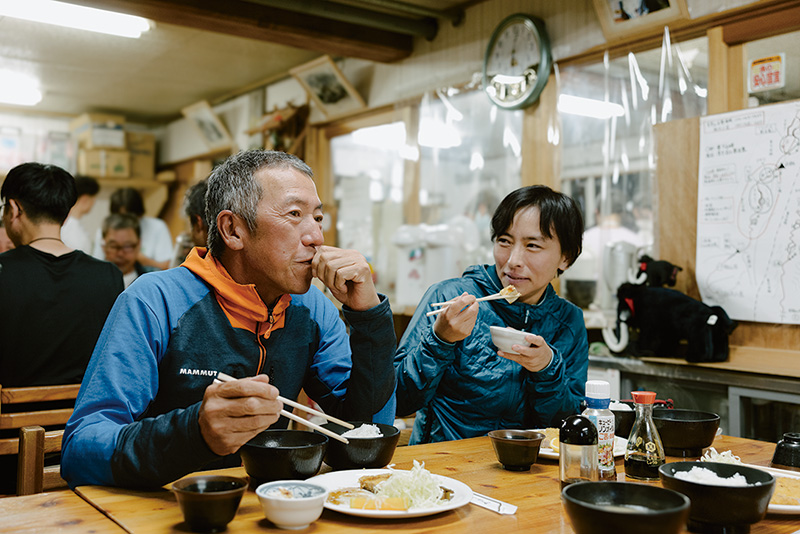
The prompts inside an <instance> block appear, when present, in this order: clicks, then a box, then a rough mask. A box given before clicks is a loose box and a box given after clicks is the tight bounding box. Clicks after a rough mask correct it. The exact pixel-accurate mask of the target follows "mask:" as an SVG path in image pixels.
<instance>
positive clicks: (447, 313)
mask: <svg viewBox="0 0 800 534" xmlns="http://www.w3.org/2000/svg"><path fill="white" fill-rule="evenodd" d="M477 320H478V299H476V298H475V296H474V295H470V294H469V293H463V294H462V295H460V296H458V297H456V298H454V299H452V300H451V301H450V304H449V305H448V306H445V307H444V308H443V311H442V313H441V314H440V315H439V317H437V318H436V322H435V323H433V331H434V333H435V334H436V336H437V337H438V338H439V339H441V340H442V341H446V342H447V343H455V342H457V341H461V340H462V339H464V338H465V337H467V336H468V335H470V333H471V332H472V329H473V328H475V322H476V321H477Z"/></svg>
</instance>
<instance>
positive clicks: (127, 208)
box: [111, 187, 144, 217]
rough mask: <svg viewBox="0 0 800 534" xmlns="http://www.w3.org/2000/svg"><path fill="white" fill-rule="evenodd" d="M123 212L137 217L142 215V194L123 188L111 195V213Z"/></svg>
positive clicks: (129, 188)
mask: <svg viewBox="0 0 800 534" xmlns="http://www.w3.org/2000/svg"><path fill="white" fill-rule="evenodd" d="M123 212H124V213H131V214H133V215H136V216H137V217H141V216H142V215H144V200H142V194H141V193H139V191H137V190H136V189H134V188H132V187H123V188H121V189H117V190H116V191H114V192H113V193H111V213H123Z"/></svg>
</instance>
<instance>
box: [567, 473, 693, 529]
mask: <svg viewBox="0 0 800 534" xmlns="http://www.w3.org/2000/svg"><path fill="white" fill-rule="evenodd" d="M561 502H562V503H563V505H564V509H565V510H566V511H567V515H568V516H569V519H570V522H571V523H572V528H573V530H575V532H576V534H622V533H635V534H678V533H679V532H681V531H683V528H684V526H685V525H686V519H687V518H688V516H689V499H688V498H686V497H685V496H684V495H682V494H680V493H678V492H675V491H672V490H668V489H664V488H659V487H658V486H648V485H644V484H634V483H630V482H579V483H577V484H570V485H569V486H567V487H566V488H564V489H563V490H562V492H561Z"/></svg>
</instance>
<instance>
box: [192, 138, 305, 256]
mask: <svg viewBox="0 0 800 534" xmlns="http://www.w3.org/2000/svg"><path fill="white" fill-rule="evenodd" d="M289 168H291V169H295V170H297V171H299V172H301V173H303V174H305V175H306V176H308V177H309V178H313V177H314V173H313V171H312V170H311V167H309V166H308V165H306V163H305V162H303V160H301V159H300V158H298V157H297V156H293V155H292V154H287V153H285V152H277V151H274V150H261V149H257V150H245V151H242V152H239V153H238V154H234V155H233V156H231V157H229V158H228V159H226V160H225V161H224V162H223V163H221V164H220V165H218V166H217V167H216V168H214V170H213V171H212V172H211V175H210V176H209V177H208V191H206V219H207V220H208V250H209V252H210V253H211V254H212V255H213V256H214V257H215V258H217V259H219V258H220V257H221V256H222V252H223V251H224V250H225V242H224V241H223V240H222V235H220V233H219V227H218V226H217V215H218V214H219V213H220V212H221V211H223V210H230V211H231V212H233V213H235V214H236V215H239V216H240V217H241V218H242V219H244V221H245V223H246V224H247V228H248V229H249V230H250V231H251V232H252V231H253V230H255V229H256V216H257V213H256V212H257V207H258V203H259V201H260V200H261V195H262V194H263V193H264V191H263V190H262V189H261V185H260V184H259V183H258V180H256V179H255V173H256V172H258V171H260V170H261V169H289Z"/></svg>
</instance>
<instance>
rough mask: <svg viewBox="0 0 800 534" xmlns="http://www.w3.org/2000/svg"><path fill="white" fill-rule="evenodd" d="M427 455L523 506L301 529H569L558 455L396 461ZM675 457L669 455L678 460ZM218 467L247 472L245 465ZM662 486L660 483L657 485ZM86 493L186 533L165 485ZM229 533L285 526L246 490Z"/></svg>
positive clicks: (470, 452)
mask: <svg viewBox="0 0 800 534" xmlns="http://www.w3.org/2000/svg"><path fill="white" fill-rule="evenodd" d="M714 447H716V449H717V450H718V451H723V450H728V449H730V450H732V451H733V453H734V454H736V455H737V456H740V457H741V458H742V461H743V462H746V463H749V464H756V465H764V466H766V465H769V462H770V459H771V458H772V453H773V451H774V448H775V444H774V443H765V442H760V441H753V440H746V439H741V438H732V437H727V436H720V437H718V438H717V439H716V440H715V442H714ZM415 459H416V460H418V461H424V462H425V467H426V468H427V469H428V470H430V471H431V472H432V473H435V474H439V475H443V476H447V477H450V478H454V479H457V480H460V481H461V482H464V483H465V484H467V485H468V486H470V487H471V488H472V489H473V491H476V492H478V493H483V494H485V495H488V496H490V497H494V498H496V499H500V500H503V501H506V502H509V503H511V504H515V505H517V506H518V507H519V510H518V511H517V513H516V514H515V515H511V516H509V515H498V514H496V513H494V512H491V511H489V510H485V509H483V508H480V507H478V506H475V505H473V504H469V505H466V506H463V507H461V508H459V509H457V510H454V511H450V512H444V513H440V514H437V515H433V516H427V517H422V518H416V519H404V520H388V519H385V520H376V519H367V518H359V517H353V516H349V515H344V514H340V513H337V512H332V511H329V510H325V511H324V512H323V513H322V517H321V518H320V519H319V520H318V521H317V522H316V523H313V524H312V525H311V526H310V527H309V528H307V529H306V530H304V531H301V532H313V533H314V534H323V533H343V532H352V531H354V530H358V531H360V532H386V531H388V530H391V531H393V532H400V533H402V532H433V531H436V533H437V534H440V533H453V534H455V533H458V534H462V533H465V532H496V533H500V532H536V533H537V534H543V533H565V534H566V533H572V532H574V531H573V530H572V527H571V525H570V522H569V518H568V517H567V515H566V513H565V512H564V510H563V508H562V505H561V495H560V483H559V481H558V460H549V459H541V460H540V461H539V462H538V463H537V464H535V465H534V466H533V467H532V468H531V470H530V471H526V472H511V471H506V470H505V469H503V468H502V466H501V465H500V464H499V463H498V462H497V459H496V458H495V455H494V451H493V450H492V445H491V442H490V441H489V438H488V437H480V438H472V439H466V440H462V441H450V442H445V443H434V444H429V445H416V446H412V447H399V448H398V449H397V451H396V452H395V455H394V458H393V460H392V461H393V463H394V464H395V466H396V468H397V469H410V468H411V466H412V460H415ZM674 460H676V459H675V458H672V459H668V461H674ZM617 471H618V472H619V479H620V480H624V474H623V473H622V471H623V466H622V459H621V458H620V459H618V464H617ZM220 472H224V473H226V474H233V475H236V476H246V474H245V472H244V469H243V468H236V469H226V470H223V471H220ZM655 484H657V483H655ZM76 491H77V492H78V493H79V494H80V495H81V496H83V497H84V498H85V499H86V500H88V501H89V502H90V503H92V504H93V505H94V506H96V507H97V508H98V509H100V510H104V511H105V512H106V513H107V514H108V515H109V517H110V518H111V519H113V520H114V521H116V522H118V523H119V524H120V525H122V526H123V527H124V528H125V529H126V530H128V531H129V532H135V533H163V532H186V530H187V528H186V525H185V524H183V517H182V515H181V511H180V509H179V508H178V505H177V503H176V502H175V498H174V497H173V495H172V493H171V492H169V491H167V490H160V491H152V492H141V491H132V490H125V489H120V488H108V487H100V486H84V487H79V488H77V490H76ZM798 529H800V516H792V515H767V517H766V518H765V519H764V520H762V521H761V522H759V523H757V524H755V525H753V527H752V530H751V532H752V533H753V534H762V533H775V534H789V533H794V532H796V531H798ZM228 532H229V533H230V534H237V533H244V532H248V533H253V532H284V533H285V532H286V531H282V530H280V529H278V528H276V527H275V526H273V525H272V524H271V523H270V522H269V521H267V520H266V519H265V518H264V515H263V513H262V511H261V507H260V504H259V502H258V498H257V497H256V495H255V493H254V492H253V491H252V490H248V491H247V493H246V494H245V496H244V498H243V499H242V504H241V506H240V508H239V511H238V513H237V515H236V517H235V519H234V520H233V521H232V522H231V523H230V524H229V525H228Z"/></svg>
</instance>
